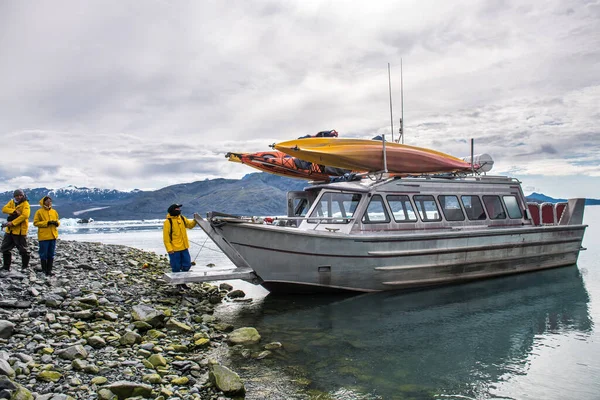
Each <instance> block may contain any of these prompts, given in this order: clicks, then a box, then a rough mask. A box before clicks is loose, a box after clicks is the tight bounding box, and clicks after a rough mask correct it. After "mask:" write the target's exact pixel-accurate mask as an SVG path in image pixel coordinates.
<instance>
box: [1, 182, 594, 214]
mask: <svg viewBox="0 0 600 400" xmlns="http://www.w3.org/2000/svg"><path fill="white" fill-rule="evenodd" d="M308 185H309V184H308V182H307V181H304V180H299V179H291V178H285V177H281V176H277V175H271V174H267V173H261V172H255V173H250V174H247V175H245V176H244V177H242V178H241V179H226V178H216V179H205V180H203V181H196V182H189V183H179V184H175V185H171V186H167V187H164V188H161V189H157V190H148V191H144V190H138V189H134V190H132V191H128V192H126V191H119V190H115V189H98V188H87V187H77V186H72V185H69V186H67V187H64V188H59V189H48V188H33V189H24V190H25V193H26V194H27V197H28V198H29V202H30V204H31V206H32V214H33V213H34V212H35V210H36V209H37V207H39V206H38V202H39V200H40V199H41V198H42V197H44V196H46V195H49V196H51V197H52V198H53V201H54V207H55V208H56V210H57V211H58V213H59V214H60V217H61V218H93V219H95V220H126V219H157V218H164V217H165V216H166V214H167V208H168V206H169V205H170V204H173V203H179V204H183V209H182V211H183V214H184V215H186V216H191V215H192V214H193V213H195V212H197V213H199V214H204V213H206V212H209V211H220V212H224V213H228V214H235V215H263V216H264V215H285V214H286V212H287V211H286V199H287V192H288V191H290V190H302V189H303V188H305V187H306V186H308ZM12 194H13V191H12V190H11V191H6V192H1V193H0V202H2V205H4V204H6V202H8V201H9V200H10V199H11V198H12ZM526 198H527V201H530V202H537V203H543V202H550V203H556V202H560V201H567V200H566V199H555V198H552V197H549V196H546V195H544V194H542V193H536V192H533V193H531V194H530V195H528V196H526ZM598 204H600V200H598V199H586V205H598Z"/></svg>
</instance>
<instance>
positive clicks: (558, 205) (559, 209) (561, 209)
mask: <svg viewBox="0 0 600 400" xmlns="http://www.w3.org/2000/svg"><path fill="white" fill-rule="evenodd" d="M565 208H567V203H556V204H555V209H556V222H557V223H558V222H560V217H562V215H563V212H564V211H565Z"/></svg>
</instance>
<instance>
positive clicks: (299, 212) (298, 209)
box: [294, 198, 310, 217]
mask: <svg viewBox="0 0 600 400" xmlns="http://www.w3.org/2000/svg"><path fill="white" fill-rule="evenodd" d="M309 206H310V204H309V203H308V199H304V198H296V199H294V216H296V217H304V216H305V215H306V213H307V212H308V209H309V208H310V207H309Z"/></svg>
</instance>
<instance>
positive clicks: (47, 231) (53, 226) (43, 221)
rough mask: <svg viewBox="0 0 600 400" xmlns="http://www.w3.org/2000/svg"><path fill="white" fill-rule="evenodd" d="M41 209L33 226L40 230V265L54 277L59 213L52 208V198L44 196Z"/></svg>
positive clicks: (34, 217)
mask: <svg viewBox="0 0 600 400" xmlns="http://www.w3.org/2000/svg"><path fill="white" fill-rule="evenodd" d="M40 206H41V207H40V209H39V210H37V211H36V212H35V215H34V216H33V225H35V226H37V228H38V241H39V250H38V253H39V255H40V263H41V264H42V271H43V272H44V274H46V275H47V276H52V267H53V266H54V252H55V250H56V239H57V238H58V226H59V225H60V222H59V221H58V212H57V211H56V210H55V209H54V208H52V199H51V198H50V196H44V197H43V198H42V199H41V200H40Z"/></svg>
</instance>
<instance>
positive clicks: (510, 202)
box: [502, 196, 523, 219]
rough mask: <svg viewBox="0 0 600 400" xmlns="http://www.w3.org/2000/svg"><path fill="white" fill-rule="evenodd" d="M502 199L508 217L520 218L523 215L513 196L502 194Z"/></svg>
mask: <svg viewBox="0 0 600 400" xmlns="http://www.w3.org/2000/svg"><path fill="white" fill-rule="evenodd" d="M502 200H504V205H505V206H506V211H507V212H508V217H509V218H512V219H520V218H522V217H523V214H522V213H521V208H519V202H518V201H517V198H516V197H515V196H502Z"/></svg>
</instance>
